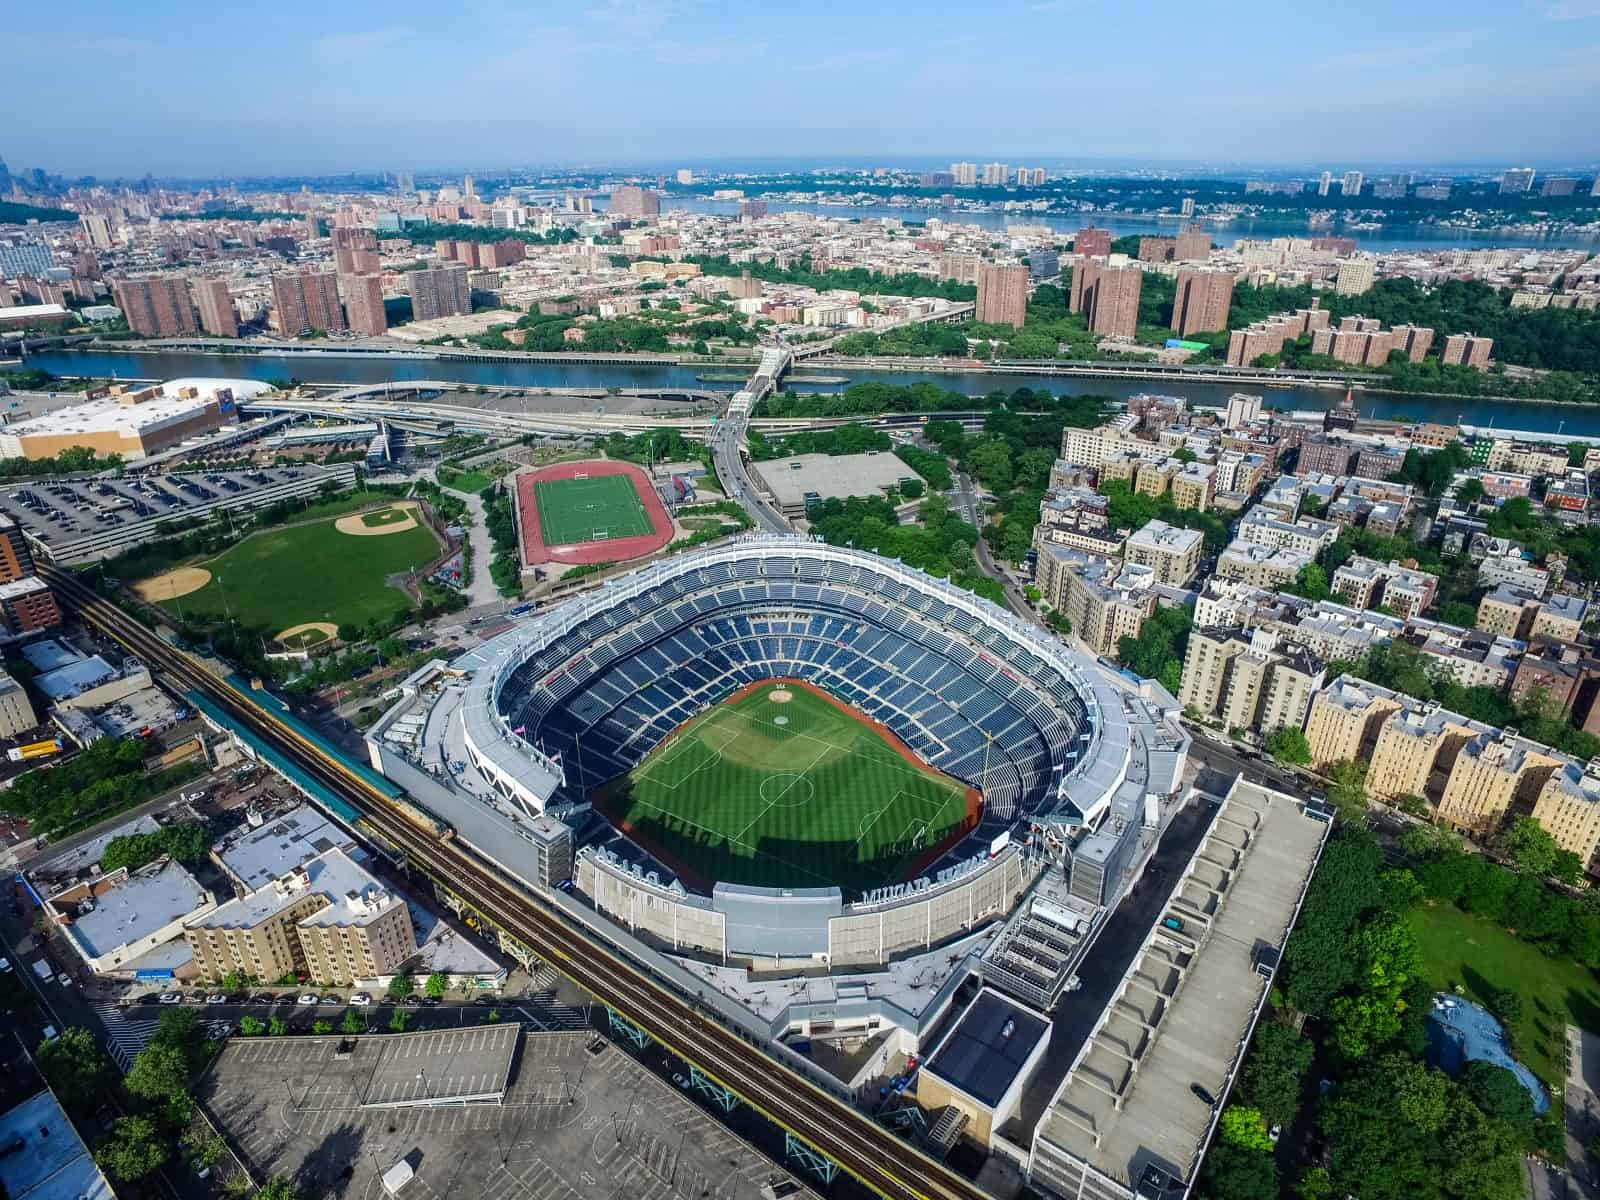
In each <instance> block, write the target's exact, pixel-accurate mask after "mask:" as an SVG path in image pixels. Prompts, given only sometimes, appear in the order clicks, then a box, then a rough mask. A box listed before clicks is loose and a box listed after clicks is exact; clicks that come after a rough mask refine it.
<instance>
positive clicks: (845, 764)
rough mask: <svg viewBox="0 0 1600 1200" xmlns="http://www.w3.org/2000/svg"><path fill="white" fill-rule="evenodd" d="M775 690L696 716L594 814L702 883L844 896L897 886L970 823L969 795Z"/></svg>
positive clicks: (849, 723)
mask: <svg viewBox="0 0 1600 1200" xmlns="http://www.w3.org/2000/svg"><path fill="white" fill-rule="evenodd" d="M777 691H778V688H777V687H775V686H773V685H770V684H763V685H761V686H760V687H758V688H757V689H756V690H755V691H753V692H750V693H749V694H747V695H744V696H740V697H739V698H737V699H735V700H732V701H729V702H727V703H724V704H721V705H719V706H717V707H715V708H713V709H712V710H711V711H710V712H708V713H705V714H703V715H702V716H700V717H699V718H697V719H696V720H695V721H693V722H692V723H691V724H689V725H688V726H687V727H685V728H684V729H683V730H681V731H679V733H678V735H677V736H676V737H674V738H673V739H672V740H671V741H670V742H669V743H668V744H667V745H665V746H663V747H661V748H659V749H658V750H656V751H655V752H654V753H652V754H651V755H649V756H648V757H647V758H646V759H645V761H644V762H642V763H641V764H640V765H639V766H638V767H637V768H636V769H635V770H634V771H633V772H632V773H631V774H629V775H628V776H627V777H625V778H624V779H623V780H620V781H617V782H616V783H613V784H611V785H608V787H607V788H606V789H605V791H604V793H603V794H602V796H601V797H600V800H599V802H600V804H601V806H602V807H603V808H604V809H605V811H606V812H607V813H608V814H610V815H611V816H612V818H613V819H614V820H616V821H617V822H618V823H620V824H622V825H624V826H625V827H627V828H628V830H629V831H630V832H631V833H632V834H633V835H634V836H637V837H638V838H639V839H640V840H641V841H643V842H644V843H645V844H646V845H648V846H651V847H653V848H655V849H658V850H660V851H661V852H662V855H663V857H664V858H665V859H667V860H668V861H669V862H670V863H671V864H672V865H674V866H675V867H678V868H680V869H684V870H686V871H688V872H691V873H693V874H695V875H698V876H699V877H700V880H701V882H707V881H722V882H726V883H748V884H758V885H762V886H767V887H828V886H833V885H837V886H838V887H841V888H843V889H844V890H845V891H846V892H847V893H859V892H863V891H867V890H870V889H872V888H875V887H880V886H882V885H884V884H887V883H894V882H899V881H900V880H901V879H903V878H904V876H905V873H906V872H907V871H908V870H909V869H910V867H911V865H912V864H913V863H914V862H915V861H916V859H917V858H918V857H919V856H920V855H921V854H922V853H923V852H925V851H926V850H927V849H928V848H929V847H931V846H933V845H935V844H937V843H938V842H939V841H941V840H942V839H943V838H945V837H946V836H948V835H949V834H950V833H952V832H953V831H954V830H955V829H956V828H957V827H959V826H960V825H961V824H962V823H963V822H964V821H965V820H966V818H967V812H968V803H967V788H966V785H964V784H962V783H960V782H958V781H956V780H953V779H951V778H950V777H949V776H946V775H942V774H940V773H939V772H937V771H935V770H933V769H932V768H931V767H927V766H925V765H923V766H913V765H912V764H911V763H910V762H907V761H906V759H905V758H904V757H902V756H901V754H900V752H899V751H898V750H897V749H896V748H894V747H892V746H891V745H890V744H889V743H888V742H887V741H885V740H884V738H883V737H882V736H881V735H880V734H879V733H878V731H877V730H876V729H874V728H873V727H872V726H871V725H869V724H866V723H865V722H863V721H862V720H859V719H858V718H856V717H855V716H854V715H852V714H851V713H849V712H845V711H842V710H841V709H840V708H839V707H838V706H836V705H834V704H833V703H831V702H829V701H828V700H827V699H825V698H823V697H821V696H818V695H816V694H814V693H812V692H810V691H807V690H806V689H804V688H801V687H797V686H788V687H784V688H783V692H786V693H787V694H788V695H789V696H790V697H791V698H790V699H789V700H788V701H787V702H785V703H779V702H777V701H775V700H774V699H773V695H774V693H775V692H777ZM780 694H781V693H780Z"/></svg>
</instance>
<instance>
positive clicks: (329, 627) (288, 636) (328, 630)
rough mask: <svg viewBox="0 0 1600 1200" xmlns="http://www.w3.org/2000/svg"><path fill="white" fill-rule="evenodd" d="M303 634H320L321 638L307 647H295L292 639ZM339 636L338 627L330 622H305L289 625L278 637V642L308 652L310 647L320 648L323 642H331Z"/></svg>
mask: <svg viewBox="0 0 1600 1200" xmlns="http://www.w3.org/2000/svg"><path fill="white" fill-rule="evenodd" d="M304 633H320V634H322V637H321V638H319V639H317V640H316V641H314V642H312V643H311V644H310V645H309V646H296V645H295V644H294V639H295V638H298V637H299V636H300V635H301V634H304ZM338 636H339V627H338V626H337V625H335V624H334V623H333V622H332V621H306V622H304V623H303V624H300V625H291V626H290V627H289V628H288V629H285V630H284V631H283V632H282V633H280V634H279V635H278V641H280V642H282V643H283V644H284V645H285V646H288V647H290V648H291V649H295V650H309V649H310V648H311V646H320V645H322V643H323V642H331V641H333V639H334V638H336V637H338Z"/></svg>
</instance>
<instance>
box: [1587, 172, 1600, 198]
mask: <svg viewBox="0 0 1600 1200" xmlns="http://www.w3.org/2000/svg"><path fill="white" fill-rule="evenodd" d="M1589 195H1591V196H1600V175H1596V176H1595V180H1594V183H1592V184H1591V185H1590V186H1589Z"/></svg>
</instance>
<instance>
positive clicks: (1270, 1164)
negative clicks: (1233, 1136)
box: [1201, 1141, 1278, 1200]
mask: <svg viewBox="0 0 1600 1200" xmlns="http://www.w3.org/2000/svg"><path fill="white" fill-rule="evenodd" d="M1201 1186H1202V1187H1203V1188H1204V1194H1205V1196H1206V1197H1208V1200H1278V1166H1277V1163H1275V1162H1274V1161H1273V1158H1272V1155H1270V1154H1262V1153H1260V1152H1259V1151H1256V1150H1246V1149H1244V1148H1243V1147H1240V1146H1235V1145H1233V1144H1232V1143H1231V1142H1225V1141H1218V1142H1217V1143H1216V1144H1215V1145H1213V1146H1212V1147H1211V1152H1210V1153H1209V1154H1207V1155H1206V1159H1205V1163H1204V1165H1203V1166H1202V1168H1201Z"/></svg>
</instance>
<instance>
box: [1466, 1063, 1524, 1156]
mask: <svg viewBox="0 0 1600 1200" xmlns="http://www.w3.org/2000/svg"><path fill="white" fill-rule="evenodd" d="M1459 1082H1460V1084H1461V1087H1462V1089H1463V1090H1464V1091H1465V1092H1466V1093H1467V1095H1468V1096H1469V1097H1471V1099H1472V1102H1473V1103H1474V1104H1476V1105H1477V1106H1478V1107H1479V1108H1480V1109H1481V1110H1482V1111H1483V1115H1484V1116H1486V1117H1488V1118H1489V1119H1490V1120H1493V1121H1499V1122H1500V1123H1501V1124H1502V1125H1504V1126H1505V1127H1506V1128H1508V1129H1510V1130H1511V1131H1512V1132H1513V1133H1515V1134H1516V1135H1517V1137H1519V1138H1520V1139H1522V1141H1524V1142H1529V1141H1532V1139H1533V1118H1534V1113H1533V1096H1532V1095H1531V1094H1530V1093H1529V1092H1528V1089H1527V1088H1525V1087H1523V1086H1522V1082H1521V1081H1520V1080H1519V1079H1518V1078H1517V1077H1516V1075H1515V1074H1513V1073H1512V1072H1511V1071H1509V1070H1507V1069H1506V1068H1505V1067H1501V1066H1496V1065H1495V1064H1494V1063H1491V1062H1482V1061H1472V1062H1469V1063H1467V1065H1466V1066H1464V1067H1463V1068H1462V1069H1461V1075H1460V1080H1459Z"/></svg>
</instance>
